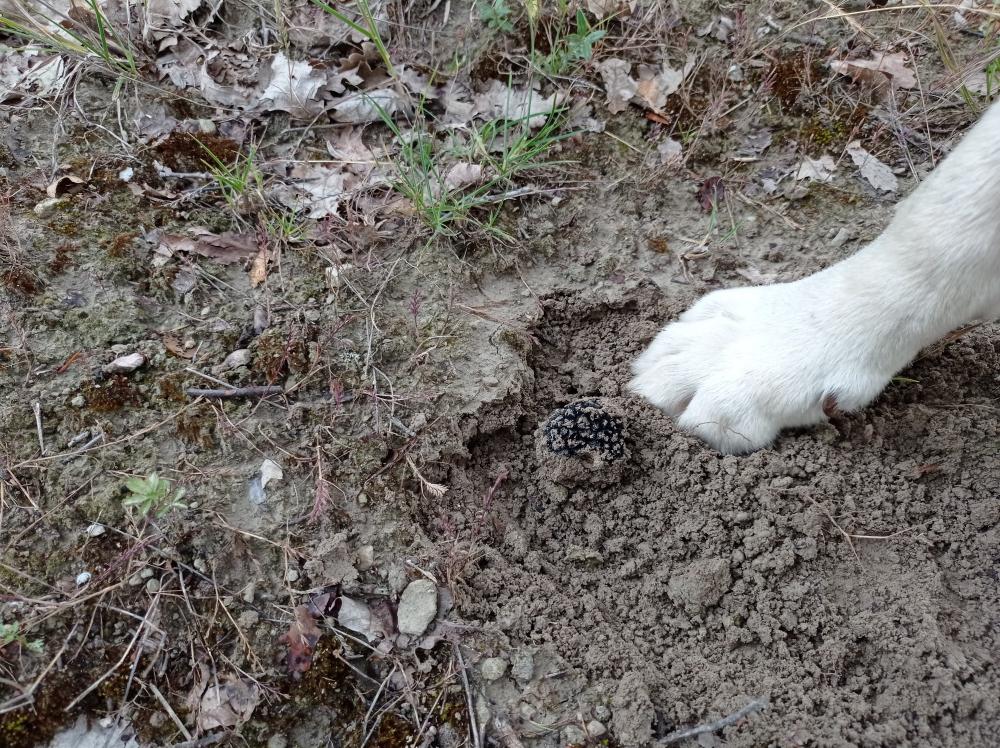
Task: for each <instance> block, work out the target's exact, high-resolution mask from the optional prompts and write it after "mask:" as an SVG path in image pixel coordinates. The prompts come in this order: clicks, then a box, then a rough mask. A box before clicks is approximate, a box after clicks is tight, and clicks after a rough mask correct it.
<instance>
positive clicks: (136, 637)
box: [63, 608, 152, 712]
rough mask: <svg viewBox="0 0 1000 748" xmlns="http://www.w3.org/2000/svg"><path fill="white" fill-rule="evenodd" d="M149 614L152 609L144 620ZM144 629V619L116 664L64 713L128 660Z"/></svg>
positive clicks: (67, 709) (88, 687) (71, 703)
mask: <svg viewBox="0 0 1000 748" xmlns="http://www.w3.org/2000/svg"><path fill="white" fill-rule="evenodd" d="M150 612H152V608H150V609H149V611H148V612H147V613H146V618H148V617H149V613H150ZM145 627H146V621H145V619H144V620H143V622H142V623H140V624H139V625H138V626H136V629H135V634H133V635H132V641H130V642H129V643H128V646H127V647H125V651H124V652H123V653H122V656H121V657H120V658H119V660H118V662H116V663H115V664H114V665H112V666H111V667H110V668H108V670H107V671H106V672H105V673H104V675H102V676H101V677H100V678H98V679H97V680H95V681H94V682H93V683H91V684H90V685H89V686H87V688H86V690H84V692H83V693H81V694H80V695H79V696H77V697H76V698H75V699H73V700H72V701H71V702H70V703H69V706H67V707H66V708H65V709H63V711H64V712H70V711H72V710H73V707H75V706H76V705H77V704H79V703H80V702H81V701H83V700H84V699H85V698H86V697H87V695H88V694H89V693H90V692H91V691H93V690H94V689H95V688H97V687H98V686H99V685H101V684H102V683H103V682H104V681H106V680H107V679H108V678H110V677H111V675H112V674H113V673H114V672H115V671H116V670H117V669H118V668H120V667H121V666H122V663H123V662H125V660H127V659H128V656H129V653H130V652H131V651H132V647H134V646H135V643H136V642H137V641H138V640H139V637H140V636H141V635H142V630H143V629H144V628H145Z"/></svg>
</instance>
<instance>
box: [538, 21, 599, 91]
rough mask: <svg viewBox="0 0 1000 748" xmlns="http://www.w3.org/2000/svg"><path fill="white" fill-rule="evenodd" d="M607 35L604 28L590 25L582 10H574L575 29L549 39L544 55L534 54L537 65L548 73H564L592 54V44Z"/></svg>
mask: <svg viewBox="0 0 1000 748" xmlns="http://www.w3.org/2000/svg"><path fill="white" fill-rule="evenodd" d="M606 35H607V32H606V31H605V30H604V29H595V28H594V27H593V26H591V25H590V21H588V20H587V16H586V15H585V14H584V12H583V11H582V10H578V11H577V12H576V29H575V30H574V31H573V32H572V33H569V34H567V35H565V36H556V37H555V38H554V39H552V40H551V44H550V51H549V53H548V54H546V55H536V61H537V65H538V67H539V68H540V69H541V70H542V71H544V72H546V73H548V74H549V75H565V74H566V73H568V72H569V71H570V70H571V69H572V67H573V65H574V64H576V63H578V62H587V61H588V60H590V59H591V58H592V57H593V56H594V45H595V44H597V42H599V41H600V40H601V39H603V38H604V37H605V36H606Z"/></svg>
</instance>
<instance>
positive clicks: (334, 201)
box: [274, 164, 357, 218]
mask: <svg viewBox="0 0 1000 748" xmlns="http://www.w3.org/2000/svg"><path fill="white" fill-rule="evenodd" d="M350 176H351V175H350V173H349V172H345V171H344V170H343V169H338V168H330V167H327V166H318V165H312V164H296V165H295V167H293V168H292V172H291V174H289V178H290V180H291V182H290V184H287V185H283V186H282V187H281V188H279V189H277V190H275V191H274V195H275V197H277V199H278V200H280V201H281V203H282V204H284V205H285V206H287V207H289V208H292V209H293V210H305V211H307V213H306V215H307V216H308V217H309V218H326V217H327V216H331V215H334V214H335V213H336V212H337V209H338V208H339V207H340V201H341V200H342V199H343V197H344V193H345V192H346V191H347V187H348V185H347V182H348V178H349V177H350ZM356 181H357V179H356V178H352V179H351V182H352V184H353V183H355V182H356Z"/></svg>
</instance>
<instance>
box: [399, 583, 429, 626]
mask: <svg viewBox="0 0 1000 748" xmlns="http://www.w3.org/2000/svg"><path fill="white" fill-rule="evenodd" d="M436 615H437V586H436V585H435V584H434V582H432V581H430V580H429V579H416V580H414V581H412V582H410V583H409V584H408V585H406V589H405V590H403V594H402V596H401V597H400V598H399V608H397V610H396V619H397V622H398V625H399V631H400V633H403V634H409V635H410V636H420V635H421V634H423V633H424V632H425V631H426V630H427V627H428V626H430V624H431V621H433V620H434V616H436Z"/></svg>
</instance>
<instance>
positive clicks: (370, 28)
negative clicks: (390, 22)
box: [309, 0, 396, 77]
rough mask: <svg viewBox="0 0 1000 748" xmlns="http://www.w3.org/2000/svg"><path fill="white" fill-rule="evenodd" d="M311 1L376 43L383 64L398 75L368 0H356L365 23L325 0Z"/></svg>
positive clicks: (390, 72) (394, 75) (393, 74)
mask: <svg viewBox="0 0 1000 748" xmlns="http://www.w3.org/2000/svg"><path fill="white" fill-rule="evenodd" d="M309 1H310V2H311V3H312V4H313V5H315V6H316V7H317V8H321V9H322V10H324V11H325V12H327V13H329V14H330V15H331V16H333V17H334V18H336V19H337V20H338V21H340V22H341V23H343V24H344V25H345V26H347V27H348V28H349V29H351V30H352V31H356V32H357V33H359V34H361V35H362V36H363V37H365V39H367V40H368V41H370V42H371V43H372V44H374V45H375V49H376V50H377V51H378V56H379V57H380V58H381V59H382V64H383V65H385V69H386V72H387V73H389V75H390V76H392V77H396V73H395V70H394V68H393V66H392V60H391V59H389V50H388V49H387V48H386V46H385V41H384V40H383V39H382V35H381V34H379V32H378V24H377V23H376V21H375V14H374V13H372V7H371V4H370V3H369V2H368V0H356V2H357V6H358V12H359V13H360V14H361V18H362V21H363V22H364V25H361V24H359V23H356V22H355V21H353V20H351V19H350V18H349V17H348V16H347V15H346V14H344V13H343V12H341V11H339V10H337V9H336V8H334V7H333V6H332V5H328V4H327V3H325V2H323V0H309Z"/></svg>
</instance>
